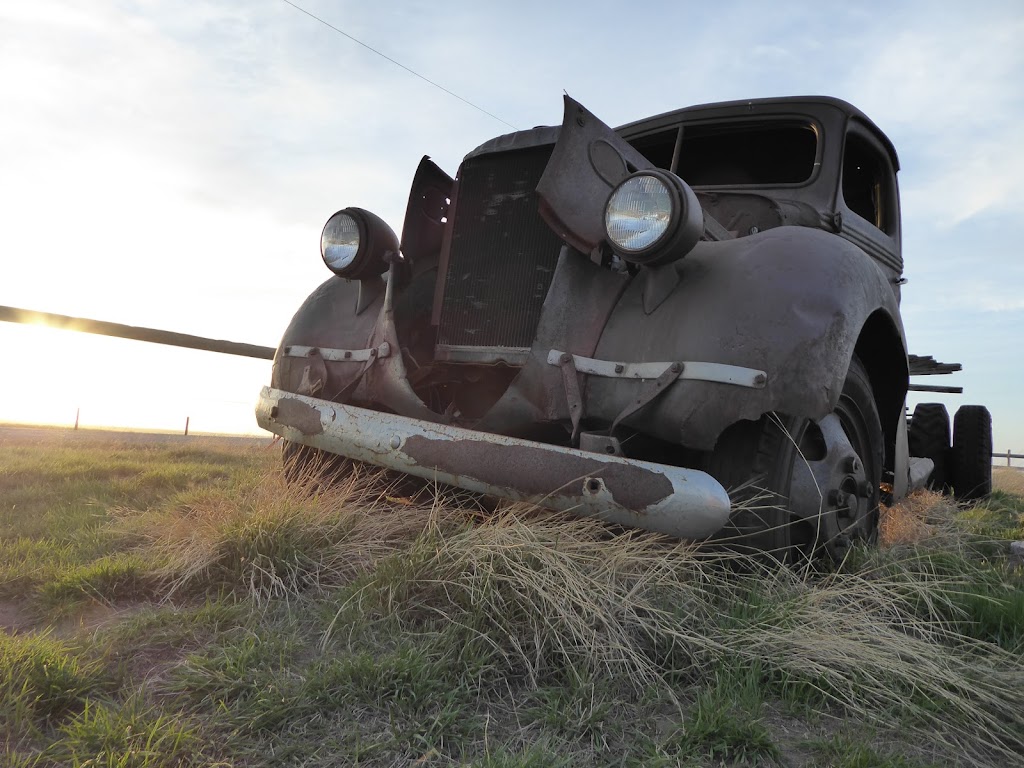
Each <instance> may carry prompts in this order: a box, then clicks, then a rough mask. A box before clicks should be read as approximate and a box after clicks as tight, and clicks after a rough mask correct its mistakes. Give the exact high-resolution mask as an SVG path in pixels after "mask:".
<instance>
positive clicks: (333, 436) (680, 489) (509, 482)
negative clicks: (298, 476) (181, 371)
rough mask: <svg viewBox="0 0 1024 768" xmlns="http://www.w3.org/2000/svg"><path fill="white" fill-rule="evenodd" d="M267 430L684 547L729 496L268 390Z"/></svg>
mask: <svg viewBox="0 0 1024 768" xmlns="http://www.w3.org/2000/svg"><path fill="white" fill-rule="evenodd" d="M256 420H257V422H258V423H259V425H260V426H261V427H263V428H264V429H266V430H268V431H270V432H273V433H275V434H278V435H281V436H282V437H284V438H285V439H286V440H291V441H294V442H297V443H303V444H305V445H309V446H312V447H314V448H319V449H321V450H324V451H328V452H330V453H336V454H340V455H342V456H347V457H349V458H351V459H356V460H358V461H364V462H367V463H370V464H375V465H377V466H381V467H386V468H388V469H394V470H398V471H399V472H404V473H406V474H409V475H415V476H417V477H422V478H425V479H428V480H436V481H438V482H441V483H446V484H448V485H454V486H457V487H459V488H465V489H466V490H470V491H476V492H478V493H484V494H488V495H491V496H498V497H501V498H505V499H510V500H513V501H524V502H529V503H531V504H536V505H538V506H541V507H545V508H548V509H555V510H561V511H566V512H572V513H573V514H577V515H581V516H586V517H596V518H599V519H601V520H605V521H607V522H612V523H617V524H620V525H626V526H631V527H636V528H644V529H646V530H649V531H655V532H657V533H664V534H668V535H670V536H678V537H680V538H686V539H702V538H706V537H707V536H710V535H711V534H713V533H715V532H716V531H717V530H718V529H719V528H721V527H722V526H723V525H724V524H725V522H726V520H727V519H728V517H729V511H730V505H729V496H728V494H727V493H726V492H725V489H724V488H722V486H721V484H719V483H718V481H717V480H715V479H714V478H712V477H711V476H710V475H708V474H706V473H704V472H700V471H698V470H694V469H686V468H683V467H674V466H670V465H667V464H655V463H653V462H648V461H638V460H635V459H626V458H622V457H619V456H604V455H601V454H596V453H589V452H587V451H580V450H576V449H573V448H563V447H561V446H555V445H547V444H544V443H537V442H533V441H530V440H522V439H518V438H513V437H507V436H505V435H494V434H489V433H485V432H477V431H474V430H470V429H464V428H461V427H452V426H446V425H442V424H433V423H430V422H426V421H422V420H420V419H411V418H408V417H405V416H397V415H394V414H386V413H379V412H377V411H371V410H367V409H365V408H356V407H353V406H350V405H341V404H339V403H333V402H330V401H328V400H321V399H318V398H313V397H305V396H302V395H296V394H292V393H290V392H285V391H282V390H279V389H273V388H271V387H264V388H263V391H262V392H261V393H260V399H259V403H258V404H257V406H256Z"/></svg>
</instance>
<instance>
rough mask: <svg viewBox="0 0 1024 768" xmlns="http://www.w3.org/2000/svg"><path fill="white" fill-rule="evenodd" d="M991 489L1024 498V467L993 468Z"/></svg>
mask: <svg viewBox="0 0 1024 768" xmlns="http://www.w3.org/2000/svg"><path fill="white" fill-rule="evenodd" d="M992 487H993V488H995V489H996V490H997V491H1003V492H1004V493H1015V494H1017V495H1018V496H1024V467H994V468H993V469H992Z"/></svg>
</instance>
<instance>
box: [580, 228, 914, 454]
mask: <svg viewBox="0 0 1024 768" xmlns="http://www.w3.org/2000/svg"><path fill="white" fill-rule="evenodd" d="M670 269H674V270H675V271H676V272H677V273H678V285H677V286H676V287H675V288H674V289H673V290H672V291H671V292H670V293H669V294H668V296H667V297H666V298H664V300H662V301H661V303H660V304H658V303H657V301H653V302H652V301H651V300H650V296H647V301H646V302H645V292H646V293H648V294H650V293H651V292H652V291H653V292H657V290H658V288H657V286H656V285H652V278H653V277H656V275H652V278H648V279H646V280H645V279H636V280H633V281H632V282H631V284H630V286H629V287H628V288H627V290H626V291H625V293H624V294H623V297H622V300H621V301H620V302H619V303H618V305H617V306H616V308H615V310H614V312H613V313H612V315H611V317H610V318H609V320H608V323H607V325H606V326H605V329H604V332H603V334H602V336H601V339H600V341H599V343H598V346H597V349H596V352H595V356H596V357H597V358H599V359H602V360H615V361H624V362H640V361H690V362H712V363H725V364H728V365H736V366H741V367H745V368H753V369H757V370H762V371H764V372H765V373H766V374H767V383H766V386H765V387H764V388H763V389H750V388H745V387H739V386H733V385H729V384H722V383H715V382H706V381H698V380H680V381H677V382H676V383H675V384H674V385H673V386H672V387H671V388H670V389H669V390H668V391H667V392H666V393H665V394H664V395H663V396H662V397H660V398H659V399H657V400H655V401H654V402H653V403H651V405H649V406H648V407H647V408H645V409H643V410H641V411H639V412H638V413H637V414H635V415H634V416H632V417H630V418H629V419H627V420H625V422H624V423H625V424H627V425H629V426H632V427H634V428H636V429H638V430H640V431H642V432H645V433H648V434H652V435H655V436H657V437H660V438H661V439H664V440H668V441H671V442H673V443H680V444H682V445H684V446H686V447H689V448H694V449H699V450H710V449H711V448H713V447H714V445H715V442H716V440H717V438H718V436H719V434H721V432H722V431H723V430H724V429H725V428H726V427H727V426H729V425H730V424H732V423H733V422H735V421H738V420H740V419H757V418H759V417H760V416H761V415H762V414H764V413H767V412H769V411H778V412H781V413H786V414H790V415H794V416H806V417H809V418H814V419H818V418H822V417H824V416H825V415H827V414H828V413H830V412H831V411H832V409H833V408H834V407H835V404H836V402H837V400H838V398H839V395H840V393H841V392H842V388H843V382H844V380H845V378H846V372H847V368H848V366H849V363H850V359H851V358H852V356H853V353H854V347H855V345H856V343H857V340H858V337H859V335H860V332H861V329H862V328H863V326H864V324H865V322H866V321H867V319H868V317H869V316H870V315H872V313H874V312H876V311H878V310H880V309H881V310H882V311H884V312H885V313H886V314H887V315H888V316H889V317H890V318H891V320H892V322H893V325H894V327H895V328H897V329H898V331H899V334H900V336H901V337H903V336H904V334H903V326H902V322H901V320H900V315H899V308H898V306H897V303H896V297H895V294H894V292H893V290H892V287H891V286H890V285H889V283H888V281H887V280H886V278H885V275H884V274H883V273H882V271H881V269H880V268H879V267H878V266H877V265H876V264H875V262H874V261H872V259H871V258H870V257H868V256H867V255H866V254H865V253H864V252H863V251H861V250H860V249H859V248H857V247H856V246H855V245H853V244H852V243H849V242H848V241H846V240H843V239H842V238H839V237H837V236H836V235H833V234H830V233H827V232H824V231H821V230H815V229H809V228H804V227H778V228H775V229H771V230H768V231H765V232H762V233H760V234H757V235H753V236H750V237H745V238H741V239H737V240H728V241H722V242H701V243H698V244H697V246H696V247H694V249H693V251H692V252H691V253H690V254H689V255H687V256H686V258H685V259H683V260H682V261H680V262H677V263H676V264H675V265H674V267H672V268H670ZM663 274H664V273H663ZM664 278H665V279H666V280H669V279H670V280H673V281H674V280H675V279H676V275H672V274H664ZM658 300H660V298H659V299H658ZM645 304H646V308H645ZM652 307H653V308H652ZM903 346H904V349H906V345H905V342H904V345H903ZM639 386H640V384H639V383H638V382H629V381H623V380H621V379H614V378H593V379H592V380H591V381H590V382H588V395H587V413H588V414H591V415H593V416H596V417H598V418H601V419H607V420H612V419H614V417H615V416H616V414H617V413H619V412H621V411H622V409H623V408H624V407H625V406H626V405H627V404H628V403H629V402H630V401H631V399H633V398H634V397H635V396H636V391H637V390H636V388H637V387H639Z"/></svg>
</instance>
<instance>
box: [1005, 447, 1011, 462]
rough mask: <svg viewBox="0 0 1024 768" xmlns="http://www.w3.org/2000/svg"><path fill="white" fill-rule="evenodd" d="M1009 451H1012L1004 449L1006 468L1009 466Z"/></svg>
mask: <svg viewBox="0 0 1024 768" xmlns="http://www.w3.org/2000/svg"><path fill="white" fill-rule="evenodd" d="M1011 450H1012V449H1010V448H1007V449H1006V466H1010V451H1011Z"/></svg>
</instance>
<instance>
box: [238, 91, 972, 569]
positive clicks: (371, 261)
mask: <svg viewBox="0 0 1024 768" xmlns="http://www.w3.org/2000/svg"><path fill="white" fill-rule="evenodd" d="M898 167H899V165H898V161H897V157H896V152H895V150H894V148H893V146H892V144H891V142H890V141H889V140H888V139H887V138H886V137H885V136H884V135H883V134H882V132H881V131H880V130H879V129H878V128H877V127H875V125H874V124H873V123H872V122H871V121H870V120H869V119H868V118H867V117H866V116H865V115H864V114H863V113H861V112H860V111H859V110H858V109H856V108H854V107H853V106H851V105H850V104H847V103H846V102H843V101H840V100H838V99H834V98H824V97H801V98H776V99H761V100H756V101H742V102H729V103H721V104H708V105H702V106H697V107H690V108H687V109H682V110H679V111H676V112H670V113H667V114H663V115H659V116H656V117H652V118H649V119H646V120H641V121H639V122H635V123H631V124H629V125H626V126H623V127H621V128H618V129H616V130H612V129H611V128H609V127H608V126H606V125H605V124H604V123H602V122H601V121H600V120H599V119H597V118H596V117H595V116H594V115H593V114H591V113H590V112H589V111H588V110H586V109H585V108H584V107H583V106H582V105H580V104H579V103H577V102H576V101H574V100H572V99H571V98H569V97H566V98H565V113H564V119H563V121H562V124H561V126H553V127H538V128H534V129H532V130H526V131H519V132H516V133H512V134H508V135H505V136H500V137H498V138H496V139H493V140H491V141H488V142H486V143H484V144H483V145H481V146H479V147H477V148H476V149H474V150H473V151H472V152H470V153H469V154H468V155H466V156H465V158H464V160H463V161H462V164H461V166H460V167H459V169H458V172H457V173H456V175H455V178H452V177H450V176H449V175H447V174H446V173H445V172H444V171H443V170H441V169H440V168H439V167H438V166H437V165H436V164H434V163H433V162H432V161H431V160H430V159H429V158H427V157H425V158H424V159H423V161H422V162H421V164H420V166H419V168H418V170H417V171H416V174H415V178H414V179H413V183H412V190H411V193H410V195H409V202H408V208H407V212H406V215H405V222H404V226H403V229H402V237H401V240H399V238H398V237H397V236H396V235H395V233H394V232H393V231H392V230H391V229H390V228H389V226H388V225H387V224H386V223H385V222H384V221H382V220H381V219H380V218H379V217H377V216H376V215H374V214H373V213H371V212H370V211H367V210H363V209H361V208H345V209H344V210H341V211H339V212H338V213H335V214H334V215H333V216H332V217H331V218H330V219H329V220H328V221H327V224H326V226H325V227H324V229H323V233H322V236H321V255H322V257H323V260H324V262H325V263H326V265H327V267H328V268H329V269H330V270H331V271H332V272H333V273H334V274H333V275H332V276H331V277H329V278H328V279H327V280H326V281H325V282H324V283H323V284H322V285H321V286H320V287H319V288H317V289H316V290H315V291H314V292H313V293H312V294H311V295H310V296H309V298H308V299H307V300H306V302H305V303H304V304H303V305H302V306H301V307H300V308H299V310H298V312H297V313H296V314H295V317H294V319H293V320H292V322H291V324H290V325H289V327H288V329H287V330H286V331H285V333H284V337H283V339H282V341H281V345H280V347H279V348H278V350H277V353H276V356H275V358H274V365H273V374H272V382H271V386H270V387H266V388H264V390H263V392H262V394H261V396H260V400H259V404H258V406H257V418H258V421H259V423H260V425H261V426H262V427H264V428H265V429H267V430H269V431H272V432H275V433H277V434H278V435H281V436H282V437H283V438H284V440H285V444H284V446H285V448H284V453H285V460H286V463H287V464H288V465H289V471H291V472H295V471H296V468H299V469H301V467H302V466H303V465H304V464H308V463H310V462H312V461H314V460H316V459H318V458H324V457H328V458H330V459H332V466H334V467H335V468H336V469H337V471H343V467H345V466H349V465H350V464H349V462H351V461H356V462H368V463H370V464H374V465H378V466H380V467H386V468H390V469H391V470H398V471H400V472H402V473H406V474H408V475H414V476H418V477H421V478H426V479H428V480H432V481H437V482H440V483H444V484H450V485H454V486H458V487H461V488H464V489H468V490H471V491H476V492H480V493H483V494H488V495H491V496H497V497H503V498H507V499H513V500H522V501H528V502H531V503H535V504H538V505H541V506H544V507H548V508H553V509H558V510H567V511H572V512H573V513H575V514H579V515H587V516H595V517H598V518H601V519H603V520H607V521H610V522H613V523H617V524H622V525H626V526H636V527H640V528H645V529H649V530H652V531H657V532H661V533H665V534H670V535H672V536H678V537H683V538H691V539H707V538H728V539H731V540H733V541H736V542H739V543H740V545H741V546H745V547H750V548H755V549H758V550H765V551H769V552H772V553H775V554H777V555H779V556H781V557H785V558H788V557H791V556H793V555H796V554H802V553H807V554H812V553H820V552H828V553H830V554H831V555H833V556H839V555H841V554H842V552H843V551H844V550H845V549H846V548H847V547H848V546H849V545H850V543H851V542H853V541H855V540H858V539H859V540H867V541H870V540H872V539H873V537H875V535H876V530H877V526H878V507H879V503H880V502H881V501H883V500H893V499H899V498H901V497H902V496H904V495H905V494H906V493H907V492H908V490H910V489H911V487H913V486H918V485H921V484H923V483H924V482H926V481H927V480H928V477H929V475H930V474H931V473H932V470H933V467H934V466H935V465H936V464H937V463H941V464H942V465H943V468H944V470H945V471H946V473H947V474H949V475H950V476H951V477H953V478H955V479H953V480H952V481H951V482H952V483H953V484H954V485H959V486H961V487H966V486H969V487H970V490H971V491H972V492H978V489H981V492H984V490H986V489H987V487H988V486H987V485H986V483H990V482H991V459H990V454H991V424H990V420H989V416H988V412H987V411H986V410H985V409H984V408H980V407H977V406H967V407H965V409H961V412H960V413H958V415H957V420H956V430H955V434H954V435H953V438H952V440H953V443H954V445H953V446H952V447H951V446H950V437H949V432H950V428H949V418H948V416H945V421H944V422H943V419H942V416H943V415H944V414H945V409H944V408H942V406H933V405H929V406H928V407H927V408H925V409H924V411H925V412H923V416H924V417H923V418H922V420H921V421H920V422H919V423H918V419H916V418H915V419H912V420H911V424H910V427H909V434H910V435H914V434H915V432H920V434H918V435H916V438H917V439H916V440H915V441H914V442H916V443H917V444H918V445H920V446H921V450H919V451H918V453H919V454H920V458H919V459H914V460H911V458H910V456H909V451H908V445H909V443H908V439H909V438H908V424H907V419H906V416H905V414H906V410H905V402H906V395H907V391H908V383H909V375H910V373H911V370H910V368H909V366H908V360H909V358H908V354H907V348H906V337H905V334H904V330H903V324H902V321H901V319H900V308H899V304H900V290H901V285H902V284H903V283H904V282H905V281H904V280H903V277H902V271H903V259H902V255H901V247H900V209H899V200H898V190H897V184H896V171H897V169H898ZM936 365H937V366H938V367H940V368H941V364H936ZM922 372H924V373H929V372H943V371H940V370H923V371H922ZM938 408H942V412H941V413H939V412H938V410H937V409H938ZM920 424H924V425H925V427H926V428H925V429H923V431H922V430H918V429H917V426H919V425H920ZM943 430H945V431H944V433H943ZM943 434H944V437H943ZM943 441H944V442H943ZM338 457H345V459H344V460H342V459H339V458H338ZM986 468H987V472H988V478H987V479H986ZM943 482H946V481H945V480H943Z"/></svg>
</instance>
